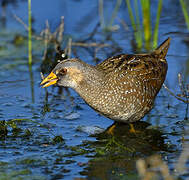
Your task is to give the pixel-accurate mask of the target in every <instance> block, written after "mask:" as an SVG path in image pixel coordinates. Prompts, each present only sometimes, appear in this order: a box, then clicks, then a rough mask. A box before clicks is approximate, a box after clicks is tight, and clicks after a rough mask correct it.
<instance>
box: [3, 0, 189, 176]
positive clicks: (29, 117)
mask: <svg viewBox="0 0 189 180" xmlns="http://www.w3.org/2000/svg"><path fill="white" fill-rule="evenodd" d="M156 5H157V2H156V1H155V2H153V3H152V9H153V13H152V17H151V18H152V19H155V11H156ZM114 6H115V5H114V3H113V1H110V2H109V1H106V2H104V7H106V8H105V15H106V16H105V18H106V19H107V20H106V22H109V19H110V17H111V15H110V13H108V12H112V9H113V7H114ZM42 7H43V8H42ZM178 7H180V4H179V1H177V0H174V1H173V0H167V1H166V2H163V9H162V15H161V19H160V28H159V43H160V42H162V41H164V40H165V39H166V38H167V37H171V38H172V40H171V46H170V49H169V51H168V55H167V61H168V66H169V69H168V73H167V78H166V85H167V86H168V87H169V88H170V89H171V90H172V91H173V92H175V93H176V94H179V93H180V89H179V85H178V78H177V74H178V73H182V77H183V79H184V81H186V82H187V83H188V72H189V69H188V68H189V65H188V63H189V54H188V48H189V46H188V42H186V40H188V30H187V28H186V25H185V21H184V17H183V14H182V10H181V8H178ZM188 8H189V6H188ZM2 12H3V9H2V7H1V8H0V13H2ZM13 14H16V15H17V16H19V17H21V18H22V19H23V21H24V22H27V2H26V1H16V5H15V4H12V3H9V4H7V6H6V13H5V17H4V19H3V14H0V16H1V21H0V63H1V66H0V120H1V121H3V120H5V121H6V122H11V120H12V119H16V122H17V129H16V130H15V129H14V128H11V126H8V128H7V129H8V134H7V135H5V136H1V140H0V179H3V178H4V179H6V178H7V179H19V178H23V179H73V178H79V177H83V178H88V179H126V178H129V179H136V178H137V177H138V176H137V173H136V160H138V159H139V158H146V157H149V156H150V155H153V154H160V155H161V156H162V159H163V160H165V162H166V163H167V164H168V166H169V168H170V170H171V172H174V167H175V164H176V163H177V159H178V157H179V155H180V153H181V151H182V146H183V144H185V143H187V142H188V140H189V139H188V134H187V130H188V120H187V118H186V117H188V112H187V106H186V104H185V103H183V102H181V101H178V100H177V99H176V98H175V97H173V96H171V95H170V94H169V93H168V92H167V91H166V90H165V89H164V88H162V90H161V91H160V92H159V94H158V96H157V98H156V101H155V106H154V108H153V110H152V111H151V112H150V113H149V114H148V115H146V116H145V117H144V119H143V120H142V121H141V122H139V123H136V125H135V126H136V127H135V128H136V129H137V130H140V131H141V132H140V133H139V135H133V134H130V133H128V131H129V128H130V127H128V125H122V126H121V127H119V126H118V127H116V129H115V134H114V135H113V136H112V135H108V134H107V133H106V132H105V130H107V129H108V128H109V127H110V126H111V125H112V124H113V121H112V120H109V119H107V118H105V117H102V116H100V115H98V114H97V113H96V112H95V111H94V110H92V109H91V108H90V107H88V106H87V105H86V104H85V103H84V101H83V100H82V99H81V98H80V97H79V96H78V95H77V94H76V93H75V92H74V91H73V90H71V89H69V90H66V89H63V92H62V93H58V91H59V90H58V88H57V87H50V88H48V89H47V90H45V89H42V88H41V87H40V86H39V84H40V81H41V77H40V65H41V63H42V56H43V51H44V45H43V44H41V43H40V42H37V41H34V42H33V66H32V71H31V70H30V69H29V68H28V65H27V56H28V55H27V41H26V40H27V33H26V32H25V30H24V27H23V26H22V25H21V24H20V23H18V22H17V21H16V20H15V18H14V17H13ZM32 14H33V18H34V22H33V28H34V29H35V31H36V34H37V33H39V32H40V31H41V30H42V29H43V28H44V27H45V21H46V19H48V20H49V24H50V27H51V30H52V31H54V29H55V28H56V27H57V25H58V23H59V22H60V17H61V16H64V19H65V31H64V38H65V39H68V38H69V37H72V40H73V41H78V40H83V39H86V37H87V36H88V34H89V33H91V32H92V31H93V29H94V28H95V26H96V25H97V23H98V22H99V14H98V3H97V2H93V3H89V1H84V0H80V1H75V0H71V1H61V0H57V1H53V2H52V1H50V0H46V1H45V4H39V1H37V0H33V1H32ZM118 17H119V18H120V19H122V20H125V22H126V24H127V26H128V29H127V30H125V29H124V28H123V26H122V25H121V24H120V20H119V19H115V22H114V24H115V25H119V27H120V28H119V29H118V30H117V31H115V32H107V31H102V28H101V27H99V28H98V31H97V33H96V34H95V35H94V37H93V39H92V40H90V41H89V42H97V43H107V44H110V47H106V48H102V49H100V50H99V51H98V52H97V54H96V57H97V58H98V59H99V60H100V61H102V60H103V59H104V58H106V57H109V56H111V55H113V54H119V53H134V52H136V49H135V47H134V46H132V44H133V43H132V40H133V30H132V28H131V25H130V20H129V16H128V13H127V11H126V7H125V3H124V2H122V5H121V7H120V10H119V13H118ZM152 22H153V23H154V21H153V20H152ZM16 35H21V36H22V37H23V40H22V41H21V44H19V45H16V44H15V43H14V39H15V36H16ZM142 51H145V49H142ZM72 52H73V54H72V57H74V56H75V55H77V56H78V57H80V58H81V59H83V60H84V61H86V62H88V63H91V64H95V63H96V62H95V61H94V60H93V59H94V56H93V55H94V48H89V49H86V48H80V47H73V51H72ZM47 91H48V96H47ZM147 126H148V128H146V127H147ZM56 136H62V137H63V141H61V142H60V143H57V142H55V140H54V138H55V137H56ZM186 167H187V168H189V164H186ZM188 172H189V171H187V172H185V174H184V175H181V176H180V177H181V178H183V179H187V178H189V176H188Z"/></svg>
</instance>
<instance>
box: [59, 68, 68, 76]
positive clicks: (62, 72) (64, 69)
mask: <svg viewBox="0 0 189 180" xmlns="http://www.w3.org/2000/svg"><path fill="white" fill-rule="evenodd" d="M66 72H67V69H66V68H62V69H61V70H60V71H59V74H60V75H62V76H63V75H65V74H66Z"/></svg>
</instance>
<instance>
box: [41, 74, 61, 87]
mask: <svg viewBox="0 0 189 180" xmlns="http://www.w3.org/2000/svg"><path fill="white" fill-rule="evenodd" d="M57 81H58V78H57V76H56V74H54V73H53V72H51V73H50V74H49V75H48V76H47V77H46V78H45V79H43V81H42V82H41V84H40V85H43V88H44V87H48V86H51V85H53V84H56V82H57Z"/></svg>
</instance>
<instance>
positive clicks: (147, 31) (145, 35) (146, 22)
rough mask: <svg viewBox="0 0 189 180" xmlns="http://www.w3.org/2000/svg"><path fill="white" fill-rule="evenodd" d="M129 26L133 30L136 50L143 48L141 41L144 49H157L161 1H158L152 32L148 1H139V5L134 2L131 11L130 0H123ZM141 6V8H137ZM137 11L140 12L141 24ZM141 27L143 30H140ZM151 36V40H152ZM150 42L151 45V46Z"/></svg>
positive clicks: (137, 2)
mask: <svg viewBox="0 0 189 180" xmlns="http://www.w3.org/2000/svg"><path fill="white" fill-rule="evenodd" d="M125 2H126V5H127V9H128V13H129V17H130V21H131V25H132V28H133V30H134V38H135V41H136V45H137V48H138V49H141V48H142V46H143V39H144V43H145V48H146V49H147V50H149V49H150V48H151V47H153V48H156V47H157V41H158V29H159V21H160V16H161V10H162V2H163V1H162V0H159V1H158V8H157V15H156V22H155V27H154V29H153V30H152V25H151V24H152V22H151V5H150V0H140V4H139V1H138V0H134V8H133V10H132V7H131V3H130V0H125ZM140 5H141V8H139V7H140ZM139 10H142V19H143V22H142V24H141V23H140V15H139V13H138V12H139ZM141 26H143V28H141ZM152 35H153V38H152ZM151 42H152V45H151Z"/></svg>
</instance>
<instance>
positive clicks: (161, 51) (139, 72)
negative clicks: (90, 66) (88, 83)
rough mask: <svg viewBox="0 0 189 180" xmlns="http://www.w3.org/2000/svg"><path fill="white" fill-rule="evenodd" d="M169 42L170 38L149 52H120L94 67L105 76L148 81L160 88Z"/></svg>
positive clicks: (164, 73)
mask: <svg viewBox="0 0 189 180" xmlns="http://www.w3.org/2000/svg"><path fill="white" fill-rule="evenodd" d="M169 44H170V38H168V39H167V40H166V41H164V42H163V43H162V44H161V45H160V46H159V47H158V48H157V49H156V50H155V51H154V52H152V53H151V54H136V55H132V54H121V55H118V56H114V57H111V58H108V59H106V60H104V61H103V62H102V63H100V64H98V65H97V66H96V67H97V68H98V69H101V70H103V72H104V73H105V74H106V76H111V77H114V78H115V79H117V78H119V79H120V77H122V80H123V81H124V79H125V80H128V81H129V79H132V78H135V80H136V79H138V81H140V82H144V81H145V82H149V83H150V84H151V85H152V86H155V87H156V88H157V89H160V87H161V85H162V83H163V81H164V79H165V76H166V72H167V62H166V60H165V56H166V54H167V51H168V48H169Z"/></svg>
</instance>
